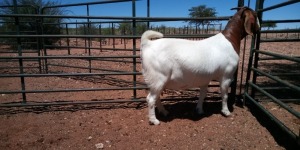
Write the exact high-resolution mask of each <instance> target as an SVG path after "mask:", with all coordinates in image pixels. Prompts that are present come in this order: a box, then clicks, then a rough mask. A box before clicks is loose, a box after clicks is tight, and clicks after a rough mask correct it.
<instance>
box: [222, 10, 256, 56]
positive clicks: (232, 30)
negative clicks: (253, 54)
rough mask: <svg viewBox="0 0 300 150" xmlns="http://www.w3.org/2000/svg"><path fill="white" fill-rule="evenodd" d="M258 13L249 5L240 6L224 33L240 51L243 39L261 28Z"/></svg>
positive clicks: (236, 49)
mask: <svg viewBox="0 0 300 150" xmlns="http://www.w3.org/2000/svg"><path fill="white" fill-rule="evenodd" d="M256 18H257V15H256V12H254V11H253V10H252V9H250V8H248V7H242V8H238V12H237V13H236V14H235V15H234V16H233V17H232V18H231V19H230V21H229V22H228V24H227V25H226V27H225V30H223V31H222V34H223V35H224V36H225V37H226V38H227V39H228V40H229V41H230V42H231V44H232V46H233V48H234V50H235V51H236V52H237V53H238V54H239V53H240V44H241V40H242V39H243V38H244V37H246V36H247V35H251V36H253V35H254V34H256V33H257V31H258V30H259V26H258V25H257V22H256V20H257V19H256Z"/></svg>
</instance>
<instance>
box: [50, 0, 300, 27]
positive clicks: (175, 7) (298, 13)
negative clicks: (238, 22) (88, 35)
mask: <svg viewBox="0 0 300 150" xmlns="http://www.w3.org/2000/svg"><path fill="white" fill-rule="evenodd" d="M53 1H58V2H60V3H61V4H73V3H83V2H95V1H99V0H86V1H84V0H53ZM100 1H101V0H100ZM285 1H287V0H265V3H264V7H269V6H273V5H275V4H279V3H282V2H285ZM255 3H256V0H250V8H252V9H255ZM199 5H206V6H207V7H211V8H215V9H216V12H217V16H232V15H233V14H234V13H235V12H236V11H235V10H230V9H231V8H233V7H236V6H237V0H150V16H151V17H188V14H189V11H188V10H189V9H190V8H191V7H195V6H199ZM245 5H248V0H245ZM64 9H65V10H69V14H68V15H87V7H86V6H73V7H65V8H64ZM89 9H90V12H89V15H90V16H127V17H131V16H132V3H131V2H121V3H113V4H102V5H91V6H89ZM136 16H137V17H146V16H147V0H139V1H136ZM284 19H300V3H296V4H292V5H289V6H285V7H282V8H279V9H276V10H270V11H268V12H264V14H263V20H284ZM221 23H222V22H221ZM159 24H163V25H166V26H172V27H182V26H184V25H187V23H185V22H183V21H178V22H159V23H152V25H159ZM222 24H223V23H222ZM224 26H225V24H224V25H223V27H224ZM287 28H300V23H290V24H284V23H277V29H287Z"/></svg>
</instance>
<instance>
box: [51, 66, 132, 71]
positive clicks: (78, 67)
mask: <svg viewBox="0 0 300 150" xmlns="http://www.w3.org/2000/svg"><path fill="white" fill-rule="evenodd" d="M48 65H49V66H59V67H66V68H77V69H91V70H100V71H108V72H127V71H122V70H111V69H101V68H90V67H80V66H71V65H61V64H48Z"/></svg>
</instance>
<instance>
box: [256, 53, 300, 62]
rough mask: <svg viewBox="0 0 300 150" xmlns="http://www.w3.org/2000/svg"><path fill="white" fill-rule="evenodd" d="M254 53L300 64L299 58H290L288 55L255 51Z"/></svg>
mask: <svg viewBox="0 0 300 150" xmlns="http://www.w3.org/2000/svg"><path fill="white" fill-rule="evenodd" d="M254 52H256V53H261V54H264V55H269V56H273V57H276V58H282V59H287V60H290V61H294V62H298V63H300V58H297V57H290V56H287V55H281V54H278V53H273V52H268V51H263V50H254Z"/></svg>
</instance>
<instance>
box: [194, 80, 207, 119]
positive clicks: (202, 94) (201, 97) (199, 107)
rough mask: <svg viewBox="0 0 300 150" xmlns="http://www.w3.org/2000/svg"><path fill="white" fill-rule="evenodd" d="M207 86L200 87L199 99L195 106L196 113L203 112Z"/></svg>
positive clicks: (200, 113)
mask: <svg viewBox="0 0 300 150" xmlns="http://www.w3.org/2000/svg"><path fill="white" fill-rule="evenodd" d="M207 86H208V85H206V86H202V87H200V95H199V100H198V104H197V107H196V110H197V113H198V114H199V115H202V114H204V111H203V102H204V98H205V97H206V94H207Z"/></svg>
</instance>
